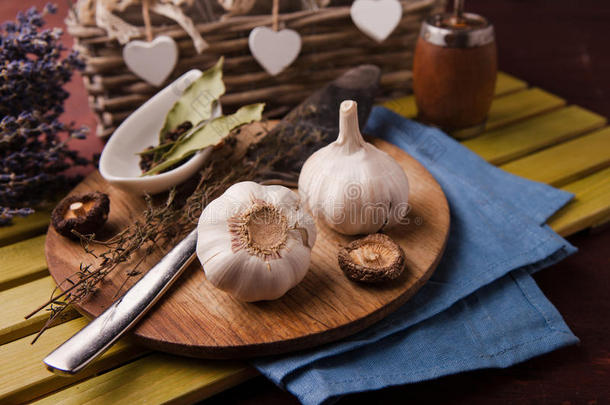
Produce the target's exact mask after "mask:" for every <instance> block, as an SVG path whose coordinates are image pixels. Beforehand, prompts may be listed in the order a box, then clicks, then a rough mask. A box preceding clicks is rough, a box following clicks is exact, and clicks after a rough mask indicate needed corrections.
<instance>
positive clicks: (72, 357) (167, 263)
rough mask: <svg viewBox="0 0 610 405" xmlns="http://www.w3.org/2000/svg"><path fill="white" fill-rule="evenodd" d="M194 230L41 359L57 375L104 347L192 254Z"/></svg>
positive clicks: (76, 367)
mask: <svg viewBox="0 0 610 405" xmlns="http://www.w3.org/2000/svg"><path fill="white" fill-rule="evenodd" d="M196 246H197V231H196V229H195V230H193V231H192V232H191V233H190V234H189V235H188V236H187V237H186V238H184V239H183V240H182V241H181V242H180V243H178V244H177V245H176V246H175V247H174V248H173V249H172V250H171V251H170V252H169V253H168V254H167V255H166V256H165V257H163V259H161V261H159V263H157V264H156V265H155V266H154V267H153V268H151V269H150V270H149V271H148V272H147V273H146V274H145V275H144V276H143V277H142V278H141V279H140V280H139V281H138V282H137V283H135V284H134V285H133V286H132V287H131V288H130V289H129V290H128V291H127V292H126V293H125V294H124V295H123V297H121V298H119V299H118V300H117V301H116V302H115V303H113V304H112V305H111V306H110V307H108V309H106V311H104V312H103V313H102V314H101V315H100V316H98V317H97V318H95V319H94V320H93V321H91V322H90V323H89V324H88V325H87V326H85V327H84V328H83V329H81V330H80V331H79V332H77V333H76V334H75V335H74V336H72V337H71V338H70V339H68V340H67V341H66V342H64V343H63V344H62V345H61V346H59V347H58V348H57V349H55V350H54V351H53V352H51V353H50V354H49V355H48V356H47V357H46V358H45V359H44V360H43V361H44V363H45V364H46V365H47V368H48V369H49V370H50V371H52V372H54V373H57V374H60V375H68V376H69V375H72V374H75V373H78V372H79V371H81V370H82V369H83V368H85V367H86V366H87V365H88V364H89V363H91V361H92V360H93V359H95V358H96V357H98V356H99V355H101V354H102V353H104V352H105V351H106V350H108V349H109V348H110V347H111V346H112V345H113V344H114V343H115V342H116V341H117V340H118V339H119V338H120V337H121V336H122V335H123V334H124V333H125V332H127V331H128V330H129V329H130V328H131V327H132V326H134V325H135V324H136V323H137V322H138V321H139V320H140V319H141V318H142V316H144V314H145V313H146V312H147V311H148V310H149V309H150V308H152V306H153V305H154V304H155V303H156V302H157V300H158V299H159V298H160V297H161V296H162V295H163V293H165V291H167V290H168V288H169V287H170V286H171V285H172V283H173V282H174V281H175V280H176V279H177V278H178V276H179V275H180V274H182V272H183V271H184V269H186V268H187V267H188V266H189V264H190V263H191V262H192V261H193V259H194V258H195V249H196Z"/></svg>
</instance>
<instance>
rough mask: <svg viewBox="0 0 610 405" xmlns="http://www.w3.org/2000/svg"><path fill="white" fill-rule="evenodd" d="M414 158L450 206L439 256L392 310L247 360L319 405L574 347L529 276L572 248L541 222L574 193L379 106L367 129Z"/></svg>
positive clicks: (291, 389) (502, 365)
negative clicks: (316, 341) (501, 165)
mask: <svg viewBox="0 0 610 405" xmlns="http://www.w3.org/2000/svg"><path fill="white" fill-rule="evenodd" d="M364 132H365V133H366V134H367V135H371V136H377V137H380V138H382V139H384V140H386V141H389V142H391V143H393V144H395V145H397V146H399V147H401V148H402V149H404V150H405V151H406V152H408V153H409V154H411V156H413V157H414V158H416V159H417V160H418V161H419V162H420V163H422V164H423V165H424V166H425V167H426V168H427V169H428V170H429V171H430V172H431V173H432V174H433V175H434V177H435V178H436V180H437V181H438V182H439V184H440V185H441V187H442V188H443V191H444V192H445V195H446V196H447V200H448V201H449V205H450V208H451V229H450V233H449V239H448V242H447V247H446V250H445V254H444V256H443V259H442V260H441V263H440V264H439V266H438V268H437V269H436V271H435V272H434V274H433V276H432V277H431V279H430V281H429V282H428V283H427V284H426V285H425V286H424V287H423V288H422V289H421V290H420V291H419V292H418V293H417V294H416V295H415V296H414V297H413V298H412V299H411V300H410V301H409V302H407V303H406V304H405V305H404V306H402V307H401V308H400V309H399V310H398V311H396V312H395V313H393V314H392V315H390V316H388V317H387V318H385V319H384V320H382V321H380V322H378V323H376V324H375V325H373V326H372V327H370V328H368V329H366V330H364V331H362V332H360V333H358V334H356V335H354V336H351V337H349V338H347V339H344V340H342V341H340V342H335V343H331V344H328V345H325V346H322V347H318V348H315V349H311V350H306V351H301V352H298V353H293V354H289V355H283V356H274V357H269V358H264V359H257V360H255V361H254V366H255V367H256V368H258V370H259V371H260V372H261V373H262V374H264V375H265V376H267V377H268V378H269V379H271V380H272V381H274V382H275V383H276V384H278V385H279V386H281V387H284V388H285V389H287V390H288V391H290V392H292V393H293V394H294V395H296V396H297V397H298V398H299V399H300V400H301V402H303V403H304V404H318V403H321V402H324V401H327V400H332V399H334V398H337V397H339V396H341V395H343V394H346V393H352V392H359V391H365V390H372V389H379V388H383V387H387V386H390V385H398V384H406V383H413V382H418V381H423V380H428V379H432V378H437V377H440V376H444V375H449V374H453V373H458V372H461V371H466V370H474V369H479V368H486V367H508V366H510V365H512V364H515V363H517V362H520V361H523V360H526V359H528V358H531V357H534V356H537V355H540V354H543V353H547V352H549V351H552V350H555V349H557V348H559V347H562V346H566V345H570V344H574V343H576V342H578V338H576V336H574V335H573V334H572V332H571V331H570V329H569V328H568V327H567V325H566V324H565V322H564V321H563V319H562V317H561V315H560V314H559V313H558V312H557V310H556V309H555V308H554V307H553V305H552V304H551V303H550V302H549V301H548V300H547V299H546V297H545V296H544V295H543V293H542V292H541V291H540V289H539V288H538V287H537V285H536V283H535V282H534V280H533V279H532V277H531V275H530V274H531V273H532V272H535V271H537V270H539V269H542V268H544V267H547V266H550V265H552V264H554V263H556V262H557V261H559V260H562V259H563V258H565V257H566V256H568V255H570V254H572V253H573V252H574V251H575V250H576V249H575V248H574V247H573V246H571V245H570V244H569V243H568V242H567V241H566V240H564V239H563V238H561V237H560V236H559V235H557V234H556V233H555V232H553V231H552V230H551V229H550V228H549V227H548V226H546V225H544V222H545V221H546V220H547V219H548V218H549V217H550V216H551V215H552V214H553V213H554V212H555V211H557V210H558V209H559V208H561V207H562V206H563V205H564V204H565V203H567V202H568V201H569V200H570V199H571V198H572V195H571V194H569V193H566V192H564V191H561V190H557V189H555V188H553V187H550V186H547V185H545V184H541V183H537V182H533V181H529V180H526V179H523V178H520V177H516V176H513V175H511V174H509V173H506V172H504V171H502V170H500V169H498V168H496V167H494V166H492V165H490V164H488V163H487V162H485V161H484V160H483V159H481V158H480V157H478V156H477V155H476V154H474V153H472V152H470V151H469V150H468V149H466V148H465V147H463V146H462V145H460V144H459V143H458V142H456V141H455V140H453V139H452V138H450V137H449V136H447V135H446V134H444V133H443V132H442V131H440V130H438V129H435V128H431V127H427V126H424V125H421V124H419V123H416V122H414V121H410V120H407V119H405V118H403V117H401V116H399V115H397V114H395V113H393V112H391V111H390V110H387V109H384V108H381V107H376V108H375V109H374V110H373V112H372V114H371V116H370V118H369V121H368V123H367V126H366V128H365V130H364Z"/></svg>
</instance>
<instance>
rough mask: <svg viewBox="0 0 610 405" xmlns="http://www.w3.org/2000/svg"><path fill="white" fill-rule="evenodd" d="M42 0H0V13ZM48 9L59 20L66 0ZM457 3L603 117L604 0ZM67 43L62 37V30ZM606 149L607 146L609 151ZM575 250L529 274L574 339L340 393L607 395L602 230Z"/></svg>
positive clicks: (601, 399)
mask: <svg viewBox="0 0 610 405" xmlns="http://www.w3.org/2000/svg"><path fill="white" fill-rule="evenodd" d="M45 3H46V1H36V0H20V1H12V0H11V1H9V0H2V1H0V4H1V8H0V21H4V20H6V19H12V18H13V17H14V15H15V14H16V12H17V11H18V10H23V9H25V8H27V7H30V6H32V5H36V6H38V7H40V6H42V5H43V4H45ZM58 3H59V6H60V12H59V13H58V15H55V16H49V17H48V18H47V20H48V22H49V23H50V24H52V25H55V26H59V25H63V23H62V21H63V18H64V16H65V12H66V9H67V3H66V2H64V1H63V0H62V1H58ZM466 10H467V11H471V12H476V13H480V14H482V15H484V16H486V17H488V18H489V19H490V20H491V21H492V22H493V23H494V25H495V27H496V35H497V42H498V48H499V66H500V68H501V70H503V71H505V72H508V73H511V74H513V75H515V76H518V77H520V78H522V79H524V80H526V81H527V82H528V83H530V84H532V85H535V86H539V87H541V88H543V89H545V90H548V91H550V92H552V93H555V94H557V95H559V96H561V97H564V98H565V99H566V100H567V101H568V103H569V104H578V105H581V106H584V107H587V108H589V109H591V110H593V111H595V112H598V113H600V114H602V115H604V116H606V117H610V93H609V90H610V54H609V53H610V46H609V45H610V2H607V1H602V0H579V1H574V0H549V1H542V0H530V1H527V0H493V1H491V0H469V1H466ZM65 42H66V44H68V45H69V44H70V43H71V40H70V39H69V38H68V37H67V36H66V39H65ZM68 89H69V91H70V92H71V94H72V97H71V98H70V99H69V100H68V102H67V105H66V110H67V113H66V114H65V119H66V120H73V121H76V122H77V123H79V124H85V125H88V126H89V127H90V128H92V131H93V132H94V128H95V119H94V117H93V115H92V114H91V111H90V110H89V107H88V103H87V96H86V93H85V91H84V88H83V86H82V83H81V81H80V78H79V77H76V78H75V80H73V82H72V83H70V85H69V86H68ZM74 145H75V147H77V148H78V149H81V150H83V151H84V152H85V153H86V154H92V153H94V152H99V151H100V149H101V147H102V143H101V141H100V140H99V139H97V138H96V137H95V136H94V135H91V136H90V137H89V140H87V141H84V142H78V143H77V141H75V142H74ZM609 153H610V151H609ZM569 239H570V241H571V242H572V243H573V244H574V245H576V246H577V247H579V249H580V252H579V253H577V254H576V255H574V256H572V257H570V258H568V259H567V260H565V261H563V262H562V263H560V264H558V265H556V266H553V267H551V268H548V269H546V270H544V271H542V272H540V273H539V274H537V275H536V277H535V278H536V280H537V281H538V283H539V285H540V287H541V288H542V290H543V291H544V293H545V294H546V295H547V296H548V298H549V299H550V300H551V301H552V302H553V303H554V304H555V305H556V306H557V308H558V309H559V311H560V312H561V313H562V314H563V316H564V318H565V320H566V322H567V323H568V325H569V326H570V327H571V328H572V330H573V331H574V333H575V334H576V335H577V336H578V337H580V339H581V341H582V342H581V344H580V345H578V346H574V347H569V348H565V349H562V350H558V351H556V352H554V353H551V354H548V355H545V356H541V357H539V358H536V359H533V360H530V361H527V362H525V363H523V364H520V365H517V366H514V367H511V368H509V369H506V370H484V371H477V372H471V373H464V374H460V375H457V376H451V377H445V378H441V379H439V380H435V381H431V382H427V383H422V384H416V385H406V386H399V387H394V388H388V389H385V390H380V391H375V392H369V393H363V394H356V395H350V396H347V397H345V398H343V399H342V400H341V401H340V403H352V402H356V403H360V402H362V403H406V402H410V403H423V402H431V403H448V404H489V403H492V402H493V403H499V404H513V403H519V404H521V403H526V404H527V403H532V404H534V403H536V404H587V405H592V404H605V403H608V402H609V401H610V338H609V335H610V322H609V320H610V299H609V295H610V258H609V255H608V251H609V250H610V230H609V229H608V227H605V229H603V230H599V229H598V230H596V231H586V232H582V233H580V234H578V235H574V236H572V237H571V238H569ZM209 402H211V403H217V404H226V403H242V404H259V403H277V404H280V403H297V401H296V400H295V399H294V397H292V396H291V395H290V394H288V393H285V392H283V391H281V390H280V389H278V388H276V387H275V386H274V385H273V384H271V383H270V382H268V381H266V380H265V379H264V378H262V377H257V378H255V379H253V380H251V381H249V382H247V383H245V384H242V385H240V386H239V387H237V388H233V389H231V390H228V391H226V392H223V393H221V394H218V395H216V396H215V397H213V398H211V399H210V400H209Z"/></svg>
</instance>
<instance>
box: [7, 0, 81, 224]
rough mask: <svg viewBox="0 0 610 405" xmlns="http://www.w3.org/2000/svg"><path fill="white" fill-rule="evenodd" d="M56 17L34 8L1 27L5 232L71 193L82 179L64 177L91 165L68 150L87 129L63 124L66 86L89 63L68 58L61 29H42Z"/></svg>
mask: <svg viewBox="0 0 610 405" xmlns="http://www.w3.org/2000/svg"><path fill="white" fill-rule="evenodd" d="M56 11H57V9H56V7H55V6H53V5H51V4H49V5H47V6H46V7H45V8H44V10H43V11H42V12H39V11H38V10H36V8H31V9H29V10H27V11H26V12H20V13H19V14H17V19H16V21H8V22H5V23H4V24H2V25H1V26H0V117H1V118H0V226H1V225H6V224H9V223H10V222H11V219H12V218H13V217H14V216H16V215H18V216H26V215H29V214H31V213H32V212H34V211H33V207H34V206H36V205H37V204H40V203H42V202H46V201H50V200H53V199H55V198H57V197H58V196H59V195H60V194H61V193H65V192H66V191H67V190H69V189H70V188H71V187H73V186H74V185H75V184H76V183H77V182H78V181H79V180H80V178H78V176H66V175H65V174H63V172H65V170H66V169H69V168H71V167H73V166H80V165H87V164H88V163H89V161H88V160H87V159H85V158H83V157H82V156H80V155H79V153H78V152H77V151H74V150H71V149H69V148H68V146H67V143H68V141H69V140H71V139H74V138H77V139H83V138H85V136H86V134H87V132H88V131H87V128H85V127H80V128H77V127H76V126H75V125H74V123H69V124H66V123H63V122H61V121H59V116H60V115H61V114H62V113H63V112H64V102H65V100H66V99H67V98H68V97H69V93H68V92H67V91H66V90H65V89H64V88H63V86H64V85H65V84H66V83H67V82H69V81H70V79H71V77H72V73H73V72H74V71H75V70H82V69H84V62H83V60H82V59H81V58H80V57H79V55H78V53H77V52H76V51H74V50H70V51H69V52H68V53H67V55H65V56H64V57H63V58H62V53H64V51H66V49H65V47H64V46H63V45H62V44H61V42H60V39H61V36H62V34H63V33H62V30H61V29H59V28H52V29H42V27H43V26H44V24H45V22H44V19H43V16H44V14H46V13H55V12H56ZM62 134H65V135H66V137H65V140H62V139H61V138H60V135H62Z"/></svg>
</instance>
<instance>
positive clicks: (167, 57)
mask: <svg viewBox="0 0 610 405" xmlns="http://www.w3.org/2000/svg"><path fill="white" fill-rule="evenodd" d="M123 59H124V60H125V64H126V65H127V67H128V68H129V70H131V71H132V72H133V73H135V74H136V75H138V76H139V77H141V78H142V79H144V80H146V81H147V82H148V83H150V84H152V85H153V86H160V85H161V84H162V83H163V82H164V81H165V79H167V77H168V76H169V75H170V74H171V73H172V71H173V70H174V67H175V66H176V62H177V61H178V46H177V45H176V41H174V40H173V38H170V37H168V36H166V35H161V36H158V37H156V38H155V39H154V40H152V41H150V42H146V41H131V42H129V43H128V44H127V45H125V47H124V48H123Z"/></svg>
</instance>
